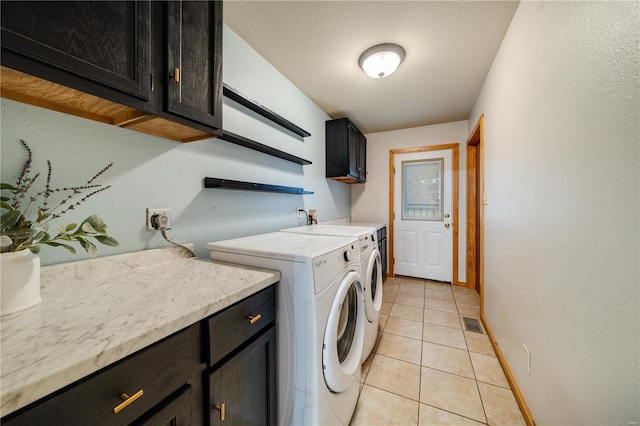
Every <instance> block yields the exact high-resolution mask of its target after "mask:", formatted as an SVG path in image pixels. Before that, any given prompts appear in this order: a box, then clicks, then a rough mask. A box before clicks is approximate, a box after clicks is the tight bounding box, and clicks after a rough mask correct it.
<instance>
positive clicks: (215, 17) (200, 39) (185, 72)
mask: <svg viewBox="0 0 640 426" xmlns="http://www.w3.org/2000/svg"><path fill="white" fill-rule="evenodd" d="M167 74H168V78H167V91H166V93H167V98H166V104H165V105H166V111H168V112H170V113H172V114H175V115H178V116H181V117H183V118H186V119H188V120H191V121H193V122H196V123H201V124H204V125H206V126H209V127H214V128H217V129H220V128H222V99H221V95H222V90H221V88H222V84H221V82H222V2H221V1H215V2H206V1H184V0H182V1H171V2H169V3H168V5H167Z"/></svg>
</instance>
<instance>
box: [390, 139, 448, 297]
mask: <svg viewBox="0 0 640 426" xmlns="http://www.w3.org/2000/svg"><path fill="white" fill-rule="evenodd" d="M443 149H451V150H452V151H453V152H452V158H451V162H452V163H453V164H452V167H453V176H452V182H451V185H452V186H453V188H452V193H453V194H452V198H453V199H452V204H453V206H452V208H453V217H455V218H456V220H455V221H454V222H453V259H452V261H453V271H452V272H453V273H452V279H451V283H452V284H454V285H460V284H459V282H458V261H459V260H458V238H459V236H458V222H459V218H458V214H459V206H460V200H459V198H460V180H459V173H460V164H459V163H460V146H459V144H457V143H449V144H441V145H430V146H418V147H412V148H398V149H390V150H389V243H388V244H389V266H388V274H389V276H390V277H393V276H394V275H395V274H394V265H393V260H394V252H393V232H394V229H393V213H394V211H393V196H394V179H395V178H394V173H393V165H394V161H395V156H396V154H409V153H413V152H427V151H439V150H443Z"/></svg>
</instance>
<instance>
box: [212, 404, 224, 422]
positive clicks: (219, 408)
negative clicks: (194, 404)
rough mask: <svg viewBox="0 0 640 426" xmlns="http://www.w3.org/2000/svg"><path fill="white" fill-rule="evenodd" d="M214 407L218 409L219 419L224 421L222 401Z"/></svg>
mask: <svg viewBox="0 0 640 426" xmlns="http://www.w3.org/2000/svg"><path fill="white" fill-rule="evenodd" d="M213 408H215V409H216V410H217V411H220V421H221V422H223V421H224V415H225V413H224V412H225V406H224V402H223V403H222V404H220V405H216V406H215V407H213Z"/></svg>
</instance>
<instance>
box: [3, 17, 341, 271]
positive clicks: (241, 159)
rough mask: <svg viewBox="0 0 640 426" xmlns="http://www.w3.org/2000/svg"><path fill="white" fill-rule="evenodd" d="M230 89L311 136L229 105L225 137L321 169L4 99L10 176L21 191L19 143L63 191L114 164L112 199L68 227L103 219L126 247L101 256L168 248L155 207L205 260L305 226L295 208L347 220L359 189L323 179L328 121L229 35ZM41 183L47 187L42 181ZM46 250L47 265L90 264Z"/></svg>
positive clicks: (104, 196)
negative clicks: (213, 251) (275, 188)
mask: <svg viewBox="0 0 640 426" xmlns="http://www.w3.org/2000/svg"><path fill="white" fill-rule="evenodd" d="M223 40H224V52H223V57H224V60H223V67H224V81H225V82H226V83H228V84H229V85H231V86H232V87H234V88H236V89H237V90H238V91H240V92H242V93H244V94H245V95H246V96H248V97H249V98H251V99H254V100H256V101H257V102H259V103H261V104H263V105H266V106H267V107H268V108H269V109H271V110H273V111H277V112H278V113H279V114H280V115H282V116H284V117H286V118H287V119H289V120H290V121H292V122H294V123H296V124H297V125H298V126H300V127H302V128H303V129H305V130H307V131H309V132H310V133H311V135H312V136H311V137H307V138H304V140H303V139H301V138H299V137H297V136H295V135H293V134H291V133H289V132H288V131H286V130H283V129H281V128H279V127H278V126H276V125H273V124H269V123H266V122H265V121H264V120H262V119H261V118H260V117H259V116H256V115H255V114H253V113H250V112H247V111H246V110H243V109H242V107H239V106H236V105H234V103H233V102H232V101H229V100H227V99H224V106H223V120H224V128H225V129H227V130H229V131H232V132H236V133H239V134H241V135H243V136H246V137H249V138H252V139H255V140H257V141H259V142H262V143H264V144H267V145H271V146H274V147H275V148H278V149H280V150H283V151H287V152H290V153H291V154H293V155H296V156H298V157H302V158H305V159H307V160H310V161H312V162H313V164H312V165H307V166H301V165H298V164H294V163H291V162H288V161H284V160H281V159H278V158H275V157H271V156H268V155H265V154H261V153H258V152H255V151H251V150H249V149H246V148H243V147H239V146H236V145H232V144H230V143H228V142H224V141H220V140H216V139H208V140H204V141H199V142H192V143H188V144H181V143H178V142H173V141H170V140H167V139H162V138H158V137H154V136H149V135H145V134H143V133H138V132H134V131H131V130H127V129H120V128H117V127H113V126H109V125H105V124H101V123H97V122H93V121H89V120H85V119H81V118H77V117H74V116H70V115H65V114H61V113H58V112H54V111H49V110H44V109H41V108H36V107H33V106H30V105H26V104H21V103H18V102H13V101H9V100H6V99H2V103H1V108H2V109H1V112H0V114H1V116H0V118H1V127H0V129H1V131H2V140H1V145H0V146H1V149H2V159H1V161H2V162H1V165H2V170H1V175H2V181H3V182H11V183H14V182H15V180H16V179H17V177H18V174H19V172H20V169H21V168H22V165H23V162H24V159H25V158H26V154H25V152H24V151H23V149H22V147H21V146H20V145H19V143H18V140H19V139H24V140H25V141H27V142H28V143H29V145H30V146H31V148H32V150H33V151H34V168H35V169H36V171H40V172H44V173H45V174H46V160H47V159H50V160H51V161H52V163H53V184H54V185H55V186H65V185H77V184H81V183H84V182H86V180H88V179H89V178H90V177H91V176H93V174H94V173H95V172H97V171H98V170H100V169H101V168H102V167H104V166H105V165H106V164H108V163H109V162H111V161H113V162H114V163H115V166H114V167H113V168H112V169H111V170H109V171H108V172H107V173H106V174H105V175H104V179H102V180H101V182H103V183H104V184H109V185H112V188H111V189H109V190H108V191H106V192H104V193H101V194H98V195H97V196H96V197H93V198H91V199H89V200H88V201H87V202H86V203H85V204H84V205H83V206H82V208H80V209H78V210H77V211H75V212H71V213H70V214H68V215H65V216H64V217H63V218H62V219H66V220H64V221H62V222H64V223H69V222H72V221H81V220H82V219H84V218H85V217H86V216H88V215H90V214H93V213H98V214H99V215H100V216H102V218H103V219H104V221H105V222H106V223H107V224H108V229H109V231H110V233H111V234H112V235H113V236H114V237H115V238H116V239H118V240H119V241H120V246H119V247H118V248H115V249H114V248H109V247H105V246H98V255H100V256H104V255H109V254H115V253H121V252H130V251H136V250H143V249H147V248H154V247H158V246H165V245H167V243H166V242H165V241H164V240H162V238H161V236H160V235H159V234H158V233H155V232H147V231H146V230H145V229H144V217H145V209H146V208H147V207H170V208H171V209H172V220H173V222H172V230H171V231H170V232H169V235H171V236H174V237H175V239H176V241H185V242H186V241H190V242H194V243H195V245H196V252H197V254H198V255H199V256H201V257H206V256H208V253H207V252H206V250H205V249H204V244H205V243H207V242H209V241H217V240H222V239H228V238H234V237H238V236H245V235H250V234H256V233H264V232H270V231H276V230H279V229H282V228H285V227H291V226H296V225H298V219H297V218H296V214H295V209H296V207H297V206H302V207H304V208H306V209H309V208H315V209H318V210H319V212H320V214H321V217H322V218H323V219H324V220H331V219H339V218H344V217H348V216H349V214H350V188H349V186H347V185H344V184H341V183H339V182H333V181H329V180H327V179H325V177H324V173H325V170H324V158H325V150H324V132H325V129H324V122H325V120H327V119H329V117H328V116H327V115H326V114H325V113H324V112H323V111H322V110H320V108H318V107H317V106H316V105H315V104H314V103H313V102H311V100H310V99H308V98H307V97H306V96H305V95H303V94H302V92H300V91H299V90H298V89H297V88H296V87H295V86H293V84H292V83H290V82H289V81H288V80H287V79H286V78H285V77H283V76H282V74H280V73H279V72H278V71H276V70H275V68H273V67H272V66H271V65H270V64H269V63H267V62H266V61H265V60H264V59H263V58H262V57H261V56H259V55H258V54H257V53H256V52H255V51H254V50H253V49H252V48H251V47H249V45H247V44H246V43H245V42H244V41H243V40H242V39H240V38H239V37H238V36H237V35H236V34H235V33H233V32H232V31H231V30H230V29H228V28H227V27H226V26H225V28H224V35H223ZM205 176H210V177H220V178H227V179H235V180H245V181H253V182H262V183H268V184H278V185H286V186H295V187H303V188H305V189H308V190H311V191H315V194H314V195H305V196H301V195H286V194H268V193H257V192H241V191H223V190H213V189H204V188H203V178H204V177H205ZM42 179H43V178H42V177H41V178H40V180H41V183H42V182H43V180H42ZM80 251H82V249H81V248H79V255H78V256H73V255H71V254H68V253H67V252H66V251H65V250H61V249H53V248H50V247H45V248H44V249H43V250H42V252H41V259H42V263H43V264H50V263H58V262H65V261H70V260H75V259H80V258H83V257H86V254H85V253H84V251H82V253H80Z"/></svg>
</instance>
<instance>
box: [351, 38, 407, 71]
mask: <svg viewBox="0 0 640 426" xmlns="http://www.w3.org/2000/svg"><path fill="white" fill-rule="evenodd" d="M404 55H405V53H404V49H403V48H402V46H399V45H397V44H393V43H384V44H378V45H376V46H373V47H370V48H368V49H367V50H365V51H364V52H362V55H360V59H358V65H360V68H362V70H363V71H364V72H365V73H367V75H368V76H369V77H372V78H384V77H388V76H390V75H391V74H393V73H394V72H395V70H397V69H398V66H399V65H400V64H401V63H402V61H403V60H404Z"/></svg>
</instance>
